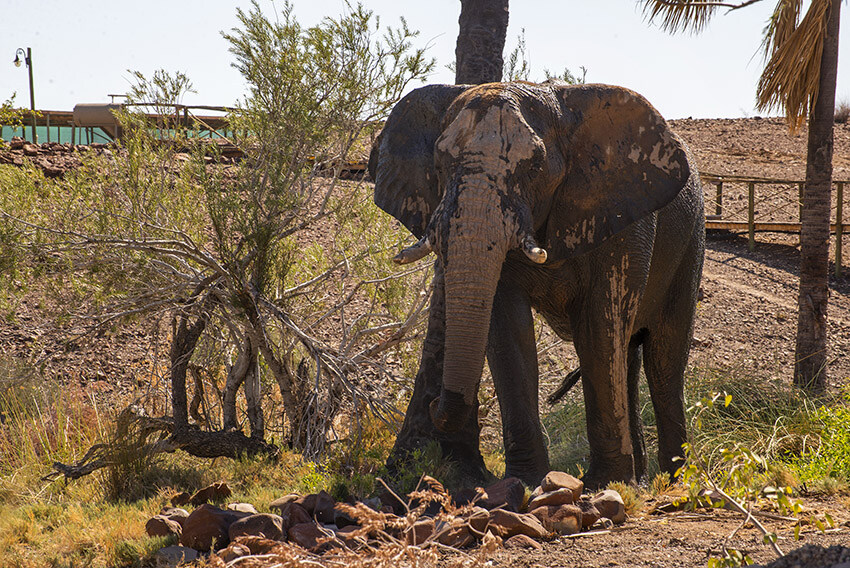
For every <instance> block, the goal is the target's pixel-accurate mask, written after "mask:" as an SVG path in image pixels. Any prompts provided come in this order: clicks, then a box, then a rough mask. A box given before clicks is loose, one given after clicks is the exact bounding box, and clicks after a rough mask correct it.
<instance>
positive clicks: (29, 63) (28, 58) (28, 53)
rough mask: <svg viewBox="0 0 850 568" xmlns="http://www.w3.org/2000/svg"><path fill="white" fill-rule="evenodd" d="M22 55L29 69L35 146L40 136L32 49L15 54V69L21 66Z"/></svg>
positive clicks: (19, 50) (19, 49)
mask: <svg viewBox="0 0 850 568" xmlns="http://www.w3.org/2000/svg"><path fill="white" fill-rule="evenodd" d="M21 55H23V56H24V63H26V64H27V69H29V74H30V110H32V112H31V113H30V117H31V118H32V142H33V144H38V134H37V133H36V131H35V91H34V90H33V88H32V49H30V48H29V47H28V48H27V50H26V52H24V50H23V48H21V47H19V48H18V50H17V51H16V52H15V61H14V62H13V63H14V64H15V67H20V66H21Z"/></svg>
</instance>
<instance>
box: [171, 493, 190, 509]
mask: <svg viewBox="0 0 850 568" xmlns="http://www.w3.org/2000/svg"><path fill="white" fill-rule="evenodd" d="M191 498H192V496H191V495H189V494H188V493H187V492H185V491H181V492H180V493H177V494H176V495H172V496H171V504H172V505H174V506H175V507H179V506H180V505H187V504H188V503H189V500H190V499H191Z"/></svg>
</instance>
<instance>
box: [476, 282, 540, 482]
mask: <svg viewBox="0 0 850 568" xmlns="http://www.w3.org/2000/svg"><path fill="white" fill-rule="evenodd" d="M487 362H488V364H489V366H490V373H491V374H492V375H493V382H494V384H495V387H496V396H497V397H498V400H499V410H500V412H501V414H502V438H503V441H504V446H505V462H506V467H505V476H506V477H518V478H519V479H521V480H522V481H523V482H524V483H526V484H527V485H529V486H532V487H533V486H535V485H537V484H539V483H540V481H541V480H542V479H543V476H544V475H546V473H548V471H549V455H548V452H547V449H546V445H545V444H544V441H543V430H542V428H541V426H540V415H539V412H538V390H537V389H538V368H537V344H536V341H535V337H534V318H533V317H532V314H531V302H530V299H529V297H528V294H526V293H525V292H524V291H523V290H521V289H520V288H519V287H518V286H516V285H514V284H512V283H511V282H510V281H509V279H508V278H506V277H505V270H503V272H502V278H501V279H500V280H499V285H498V287H497V288H496V295H495V298H494V300H493V313H492V316H491V319H490V334H489V337H488V342H487Z"/></svg>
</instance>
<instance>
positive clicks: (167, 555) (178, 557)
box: [154, 545, 198, 568]
mask: <svg viewBox="0 0 850 568" xmlns="http://www.w3.org/2000/svg"><path fill="white" fill-rule="evenodd" d="M197 559H198V553H197V551H195V550H193V549H191V548H187V547H185V546H177V545H174V546H166V547H165V548H160V549H159V550H157V551H156V553H155V554H154V566H155V567H156V568H176V567H177V565H178V564H188V563H189V562H193V561H195V560H197Z"/></svg>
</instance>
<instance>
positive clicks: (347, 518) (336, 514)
mask: <svg viewBox="0 0 850 568" xmlns="http://www.w3.org/2000/svg"><path fill="white" fill-rule="evenodd" d="M333 523H334V524H335V525H336V526H338V527H339V528H344V527H348V526H352V525H358V524H359V523H358V522H357V519H355V518H354V517H352V516H351V515H350V514H349V513H348V512H347V511H345V510H343V508H342V507H340V504H339V503H337V504H336V505H334V508H333Z"/></svg>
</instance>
